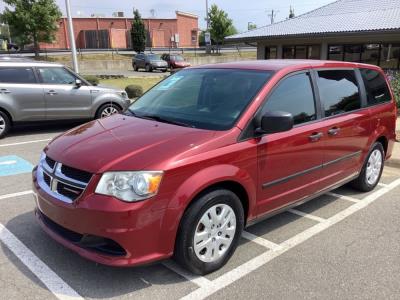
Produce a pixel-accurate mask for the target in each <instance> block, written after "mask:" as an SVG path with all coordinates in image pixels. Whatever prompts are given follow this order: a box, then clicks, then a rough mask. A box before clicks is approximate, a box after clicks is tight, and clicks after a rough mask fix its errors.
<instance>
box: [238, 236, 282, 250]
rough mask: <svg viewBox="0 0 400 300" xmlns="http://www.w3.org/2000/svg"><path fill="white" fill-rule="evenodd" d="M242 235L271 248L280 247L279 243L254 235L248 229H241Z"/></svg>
mask: <svg viewBox="0 0 400 300" xmlns="http://www.w3.org/2000/svg"><path fill="white" fill-rule="evenodd" d="M242 237H243V238H245V239H247V240H249V241H252V242H254V243H256V244H259V245H261V246H263V247H265V248H268V249H271V250H279V249H280V248H282V247H281V246H280V245H278V244H275V243H274V242H271V241H269V240H267V239H264V238H261V237H259V236H256V235H255V234H252V233H250V232H248V231H243V233H242Z"/></svg>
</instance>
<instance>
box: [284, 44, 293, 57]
mask: <svg viewBox="0 0 400 300" xmlns="http://www.w3.org/2000/svg"><path fill="white" fill-rule="evenodd" d="M283 58H285V59H293V58H296V47H295V46H284V47H283Z"/></svg>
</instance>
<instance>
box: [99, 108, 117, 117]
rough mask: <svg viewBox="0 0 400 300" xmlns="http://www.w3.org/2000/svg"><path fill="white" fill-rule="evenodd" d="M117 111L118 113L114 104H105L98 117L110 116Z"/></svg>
mask: <svg viewBox="0 0 400 300" xmlns="http://www.w3.org/2000/svg"><path fill="white" fill-rule="evenodd" d="M117 113H118V110H117V109H116V108H115V107H114V106H107V107H106V108H104V109H103V111H102V112H101V115H100V117H101V118H106V117H109V116H112V115H114V114H117Z"/></svg>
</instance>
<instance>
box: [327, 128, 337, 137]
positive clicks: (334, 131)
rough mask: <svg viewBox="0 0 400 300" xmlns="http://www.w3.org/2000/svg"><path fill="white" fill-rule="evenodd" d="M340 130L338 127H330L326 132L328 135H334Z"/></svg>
mask: <svg viewBox="0 0 400 300" xmlns="http://www.w3.org/2000/svg"><path fill="white" fill-rule="evenodd" d="M339 132H340V128H339V127H332V128H331V129H329V130H328V134H329V135H330V136H335V135H337V134H338V133H339Z"/></svg>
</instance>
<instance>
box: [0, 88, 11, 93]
mask: <svg viewBox="0 0 400 300" xmlns="http://www.w3.org/2000/svg"><path fill="white" fill-rule="evenodd" d="M0 92H1V93H2V94H10V93H11V92H10V91H9V90H7V89H0Z"/></svg>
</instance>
